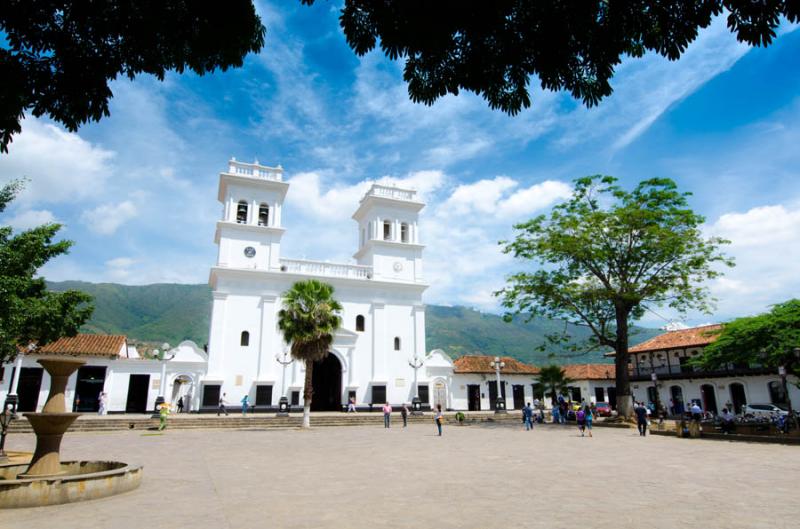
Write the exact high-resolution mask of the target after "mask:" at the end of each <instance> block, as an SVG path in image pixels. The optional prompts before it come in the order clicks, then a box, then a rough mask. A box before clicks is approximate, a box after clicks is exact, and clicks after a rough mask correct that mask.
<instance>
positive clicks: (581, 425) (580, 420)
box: [575, 408, 586, 437]
mask: <svg viewBox="0 0 800 529" xmlns="http://www.w3.org/2000/svg"><path fill="white" fill-rule="evenodd" d="M575 423H576V424H577V425H578V431H579V432H581V437H584V436H585V435H586V412H585V411H583V408H580V409H579V410H578V411H577V412H576V413H575Z"/></svg>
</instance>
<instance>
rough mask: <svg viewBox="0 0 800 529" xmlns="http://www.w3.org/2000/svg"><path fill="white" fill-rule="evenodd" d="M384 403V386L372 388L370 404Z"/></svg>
mask: <svg viewBox="0 0 800 529" xmlns="http://www.w3.org/2000/svg"><path fill="white" fill-rule="evenodd" d="M385 403H386V386H384V385H380V386H372V404H385Z"/></svg>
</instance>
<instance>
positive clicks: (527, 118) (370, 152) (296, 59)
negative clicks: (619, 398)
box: [0, 2, 800, 325]
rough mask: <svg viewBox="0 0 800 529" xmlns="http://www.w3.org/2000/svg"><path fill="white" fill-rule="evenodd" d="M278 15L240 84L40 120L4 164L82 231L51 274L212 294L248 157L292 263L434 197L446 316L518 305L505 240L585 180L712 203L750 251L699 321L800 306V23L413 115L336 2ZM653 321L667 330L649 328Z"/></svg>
mask: <svg viewBox="0 0 800 529" xmlns="http://www.w3.org/2000/svg"><path fill="white" fill-rule="evenodd" d="M259 11H260V13H261V15H262V18H263V19H264V22H265V24H266V26H267V41H266V46H265V48H264V50H263V51H262V52H261V54H260V55H257V56H256V55H252V56H249V57H248V58H247V60H246V61H245V66H244V67H243V68H241V69H237V70H234V71H229V72H226V73H217V74H214V75H207V76H204V77H198V76H196V75H193V74H186V75H182V76H178V75H170V76H168V77H167V79H166V80H165V81H164V82H158V81H156V80H154V79H152V78H147V77H140V78H138V79H136V80H135V81H134V82H129V81H127V80H121V81H117V82H114V83H113V84H112V89H113V92H114V99H113V101H112V105H111V117H110V118H108V119H105V120H104V121H102V122H101V123H98V124H91V125H87V126H85V127H83V128H82V129H81V130H80V131H79V132H78V133H77V134H72V133H68V132H66V131H65V130H63V128H61V127H60V126H58V125H54V124H53V123H51V122H49V121H48V120H46V119H34V118H28V119H26V120H25V122H24V123H23V133H22V134H21V135H19V136H18V137H17V138H16V139H15V141H14V143H13V144H12V145H11V152H10V154H9V155H3V156H2V158H0V182H5V181H7V180H9V179H11V178H14V177H19V176H23V175H24V176H27V177H28V178H30V180H31V181H30V183H29V185H28V188H27V189H26V191H25V192H24V194H23V195H22V196H21V197H20V198H19V199H18V200H17V201H16V202H15V203H14V205H13V207H12V208H11V209H10V210H9V211H7V212H6V214H5V215H4V218H3V221H4V222H9V223H11V224H12V225H13V226H15V227H17V228H19V229H22V228H25V227H29V226H32V225H35V224H38V223H41V222H44V221H52V220H56V221H59V222H62V223H64V225H65V229H64V231H63V235H64V236H65V237H68V238H70V239H73V240H74V241H75V242H76V245H75V247H74V249H73V251H72V252H71V254H70V255H68V256H66V257H61V258H59V259H58V260H56V261H54V262H53V263H51V264H49V265H47V267H46V268H45V269H44V274H45V275H46V276H47V277H48V278H50V279H53V280H63V279H83V280H88V281H95V282H99V281H114V282H122V283H129V284H146V283H153V282H184V283H200V282H204V281H206V279H207V276H208V269H209V267H210V266H211V265H212V264H213V262H214V259H215V257H216V247H215V245H214V243H213V234H214V223H215V222H216V220H217V219H218V218H219V216H220V211H221V206H220V204H219V203H217V202H216V188H217V178H218V176H217V175H218V173H219V171H221V170H223V169H224V168H225V167H226V162H227V160H228V159H229V158H230V157H236V158H237V159H239V160H244V161H252V160H254V159H258V160H259V161H260V162H261V163H264V164H267V165H276V164H279V163H280V164H282V165H283V167H284V168H285V170H286V172H287V173H286V175H287V180H288V181H289V182H291V184H292V185H291V188H290V191H289V195H288V197H287V202H286V205H285V211H284V215H283V219H284V225H285V227H287V228H288V231H287V233H286V235H285V236H284V245H283V249H282V252H283V255H284V256H287V257H295V258H303V257H305V258H309V259H323V260H326V259H327V260H331V261H344V262H347V261H349V260H350V259H351V255H352V253H353V252H354V251H355V245H356V235H357V234H356V228H355V225H354V222H353V221H352V220H351V219H350V215H351V214H352V212H353V211H354V210H355V208H356V205H357V201H358V199H359V197H360V196H361V194H363V192H364V191H365V190H366V188H367V187H368V185H369V183H370V182H372V181H376V180H382V181H393V182H396V183H398V184H401V185H409V186H413V187H415V188H417V189H418V190H419V191H420V193H421V194H422V196H423V197H424V199H425V200H426V201H427V203H428V207H427V208H426V209H425V210H424V214H423V218H422V224H421V236H422V238H423V242H424V243H425V244H427V249H426V252H425V259H426V276H427V279H428V281H429V282H430V283H431V288H430V289H429V291H428V293H427V295H426V300H427V302H429V303H440V304H453V305H455V304H462V305H468V306H473V307H477V308H480V309H482V310H497V306H496V301H495V300H494V299H493V297H492V296H491V293H492V292H493V291H494V290H497V289H498V288H500V287H502V285H503V280H504V277H505V275H506V274H508V273H509V272H511V271H513V270H516V269H518V268H519V267H520V266H521V264H520V263H515V262H513V261H512V260H511V259H509V258H508V257H507V256H504V255H502V254H501V253H500V251H499V249H498V246H497V241H498V240H500V239H505V238H508V237H510V236H511V235H512V230H511V225H512V224H513V223H515V222H517V221H520V220H523V219H525V218H528V217H530V216H532V215H535V214H538V213H541V212H544V211H547V209H548V208H549V207H551V206H552V205H553V204H554V203H556V202H557V201H559V200H561V199H563V198H564V197H565V196H567V194H568V193H569V189H570V182H571V181H572V179H573V178H576V177H579V176H584V175H587V174H595V173H605V174H612V175H615V176H617V177H619V178H620V179H621V180H622V182H623V184H625V185H628V186H632V185H635V183H636V182H638V181H639V180H641V179H644V178H649V177H653V176H660V177H669V178H673V179H674V180H676V181H677V182H678V183H679V185H680V187H681V188H682V189H684V190H687V191H691V192H693V193H694V196H693V198H692V205H693V207H694V208H695V209H696V210H698V211H700V212H702V213H703V214H704V215H705V216H706V217H707V225H706V231H707V233H709V234H712V233H713V234H719V235H723V236H725V237H727V238H729V239H731V240H732V241H733V244H732V245H731V246H730V247H729V248H728V253H729V254H731V255H733V256H734V257H735V258H736V259H737V262H738V266H737V267H736V268H735V269H733V270H730V271H728V272H727V273H726V275H725V277H724V278H723V279H721V280H719V281H715V282H714V283H712V284H710V285H709V286H710V288H711V290H712V292H713V293H714V295H715V296H716V297H717V298H718V299H719V303H718V308H717V311H716V312H715V313H714V314H713V315H710V316H709V315H702V314H690V315H689V316H688V318H687V320H686V321H687V322H688V323H690V324H694V323H702V322H706V321H719V320H723V319H727V318H730V317H733V316H738V315H744V314H751V313H754V312H758V311H761V310H763V309H765V308H766V307H767V306H768V305H769V304H771V303H775V302H778V301H782V300H785V299H788V298H790V297H797V296H800V274H797V273H796V269H797V263H798V262H800V179H798V172H800V169H798V168H800V120H799V119H798V118H800V31H794V29H795V28H793V27H786V28H783V30H782V32H781V33H782V34H781V35H780V36H779V38H778V39H777V41H776V42H775V44H774V45H773V46H772V47H770V48H767V49H750V48H748V47H746V46H744V45H742V44H740V43H737V42H736V39H735V37H734V36H733V35H732V34H730V33H729V32H728V31H727V29H726V28H725V26H724V21H722V20H718V21H717V22H715V24H713V25H712V27H710V28H708V29H707V30H705V31H704V32H702V34H701V35H700V37H699V38H698V40H697V41H696V42H695V43H693V44H692V45H691V46H690V47H689V49H688V51H687V53H686V54H685V56H684V57H683V58H682V59H681V60H680V61H678V62H669V61H666V60H665V59H663V58H661V57H658V56H654V55H651V56H646V57H645V58H644V59H641V60H630V61H625V62H624V63H623V64H622V65H621V66H620V67H619V68H618V72H617V75H616V76H615V78H614V81H613V85H614V89H615V93H614V95H613V96H611V97H609V98H607V99H606V100H604V101H603V102H602V103H601V104H600V106H599V107H596V108H592V109H586V108H584V107H583V106H581V105H579V104H578V103H576V102H575V101H574V100H572V99H571V98H570V97H569V96H568V95H566V94H561V93H550V92H542V91H541V90H538V89H537V90H535V92H534V95H533V108H531V109H530V110H528V111H525V112H523V113H522V114H521V115H518V116H516V117H508V116H506V115H504V114H502V113H500V112H495V111H491V110H490V109H489V108H488V107H487V106H486V104H485V103H484V101H483V100H481V99H480V98H478V97H476V96H474V95H472V94H467V93H464V94H462V95H460V96H458V97H452V96H448V97H445V98H443V99H441V100H440V101H438V102H437V103H436V104H434V105H433V106H432V107H426V106H423V105H417V104H414V103H411V102H410V101H409V100H408V97H407V89H406V85H405V84H404V83H403V81H402V76H401V67H402V65H401V64H398V63H392V62H390V61H388V60H386V59H385V58H383V56H382V55H381V54H380V53H378V52H373V53H371V54H369V55H367V56H365V57H361V58H359V57H356V56H355V54H353V52H352V51H351V50H350V49H349V48H348V47H347V45H346V43H345V40H344V37H343V35H342V33H341V31H340V29H339V26H338V23H337V16H338V13H337V12H336V10H335V8H332V7H331V5H330V4H328V3H318V5H315V6H313V7H311V8H308V7H303V6H301V5H299V2H282V3H277V2H275V3H274V4H266V3H261V4H259ZM532 84H533V85H536V84H537V81H536V80H535V79H534V80H532ZM656 312H658V313H659V314H660V315H661V316H663V318H667V319H670V318H672V317H673V315H672V314H670V313H669V312H668V311H666V310H657V311H656ZM645 323H647V324H651V325H661V324H663V323H665V322H664V320H663V319H662V318H661V317H659V316H655V315H654V314H649V315H648V317H647V319H646V320H645Z"/></svg>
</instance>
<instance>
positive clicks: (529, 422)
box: [522, 402, 533, 431]
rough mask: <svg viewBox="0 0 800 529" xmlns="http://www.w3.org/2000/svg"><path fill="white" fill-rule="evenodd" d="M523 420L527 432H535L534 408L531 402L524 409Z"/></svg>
mask: <svg viewBox="0 0 800 529" xmlns="http://www.w3.org/2000/svg"><path fill="white" fill-rule="evenodd" d="M522 419H523V421H524V422H525V430H528V431H529V430H533V408H531V403H530V402H529V403H528V404H527V405H526V406H525V407H524V408H522Z"/></svg>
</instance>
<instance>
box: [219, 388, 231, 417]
mask: <svg viewBox="0 0 800 529" xmlns="http://www.w3.org/2000/svg"><path fill="white" fill-rule="evenodd" d="M227 396H228V394H227V393H223V394H222V396H221V397H220V398H219V408H217V417H219V414H220V413H224V414H225V417H227V416H228V409H227V408H226V407H225V406H226V405H227V404H228V401H227V400H225V397H227Z"/></svg>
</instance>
